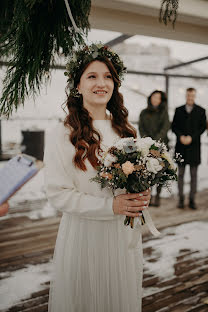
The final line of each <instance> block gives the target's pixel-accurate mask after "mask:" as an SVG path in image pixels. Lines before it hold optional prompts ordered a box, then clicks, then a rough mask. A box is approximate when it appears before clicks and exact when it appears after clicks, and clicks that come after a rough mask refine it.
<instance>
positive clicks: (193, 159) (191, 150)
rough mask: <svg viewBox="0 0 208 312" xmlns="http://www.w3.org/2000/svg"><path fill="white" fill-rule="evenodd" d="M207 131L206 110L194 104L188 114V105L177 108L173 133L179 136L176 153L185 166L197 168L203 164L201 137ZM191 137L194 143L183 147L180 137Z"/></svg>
mask: <svg viewBox="0 0 208 312" xmlns="http://www.w3.org/2000/svg"><path fill="white" fill-rule="evenodd" d="M205 129H206V115H205V109H203V108H202V107H200V106H199V105H196V104H194V107H193V109H192V111H191V113H187V111H186V105H183V106H180V107H178V108H176V111H175V115H174V118H173V123H172V131H173V132H174V133H175V134H176V136H177V143H176V148H175V152H176V153H180V154H181V155H182V157H183V159H184V164H190V165H192V166H197V165H199V164H200V163H201V150H200V149H201V148H200V147H201V142H200V136H201V134H202V133H203V132H204V131H205ZM182 135H190V136H191V137H192V143H191V144H190V145H183V144H182V143H181V142H180V136H182Z"/></svg>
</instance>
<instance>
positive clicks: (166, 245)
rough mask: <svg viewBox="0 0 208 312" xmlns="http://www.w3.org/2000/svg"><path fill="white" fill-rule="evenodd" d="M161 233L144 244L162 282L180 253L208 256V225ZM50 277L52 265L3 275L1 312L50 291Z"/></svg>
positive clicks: (150, 267)
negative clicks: (154, 259) (39, 293)
mask: <svg viewBox="0 0 208 312" xmlns="http://www.w3.org/2000/svg"><path fill="white" fill-rule="evenodd" d="M161 233H162V236H161V237H160V238H156V239H155V238H153V239H150V240H148V241H146V242H144V244H143V247H144V248H148V247H150V248H152V250H153V252H152V255H151V258H152V256H153V257H154V256H155V258H157V260H156V261H155V262H152V261H149V258H148V256H146V257H145V258H144V269H145V272H146V273H150V274H153V275H154V276H157V277H159V280H160V281H164V280H168V279H171V278H173V277H174V274H175V273H174V264H175V263H176V257H177V256H179V255H180V251H181V250H183V249H189V250H190V251H193V252H194V251H198V252H197V253H196V254H194V256H191V257H193V259H197V258H199V257H207V256H208V245H207V241H206V240H205V239H204V238H205V237H206V236H207V233H208V222H191V223H187V224H183V225H180V226H176V227H170V228H167V229H164V230H162V231H161ZM199 241H200V244H199ZM51 277H52V263H51V262H49V263H45V264H40V265H35V266H34V265H29V266H28V267H27V268H25V269H21V270H18V271H15V272H4V273H1V274H0V279H1V284H0V310H1V311H2V312H3V311H4V309H8V308H9V307H12V306H13V305H15V304H17V303H20V301H21V300H23V299H26V298H29V297H30V295H31V294H32V293H34V292H37V291H39V290H42V289H45V288H47V287H48V285H46V283H47V282H48V281H49V280H50V279H51ZM20 285H21V287H20ZM168 287H169V286H167V288H168ZM158 291H161V288H157V287H156V286H155V287H147V288H144V292H143V296H144V297H145V296H149V295H151V294H154V293H155V292H158Z"/></svg>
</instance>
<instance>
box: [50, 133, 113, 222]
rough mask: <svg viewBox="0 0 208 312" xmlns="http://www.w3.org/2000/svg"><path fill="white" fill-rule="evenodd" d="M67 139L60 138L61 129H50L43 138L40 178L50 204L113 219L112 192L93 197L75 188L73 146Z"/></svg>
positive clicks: (74, 211) (84, 215)
mask: <svg viewBox="0 0 208 312" xmlns="http://www.w3.org/2000/svg"><path fill="white" fill-rule="evenodd" d="M67 140H68V142H67ZM67 140H65V141H64V134H63V131H62V133H61V134H60V132H59V131H57V132H56V133H54V132H53V133H51V134H50V136H49V137H48V140H47V142H46V148H45V153H44V165H45V168H44V180H45V189H46V194H47V198H48V200H49V202H50V204H51V205H52V206H53V207H54V208H56V209H57V210H59V211H62V212H67V213H70V214H73V215H80V216H82V217H86V218H88V217H89V218H90V217H92V218H93V219H94V217H95V219H96V218H98V219H101V220H109V219H114V218H115V215H114V212H113V196H112V197H109V198H108V197H96V196H93V195H90V194H86V193H82V192H79V191H78V190H77V189H76V186H75V183H74V176H73V175H74V168H73V163H72V159H73V153H74V149H73V148H72V144H71V142H69V138H68V137H67ZM65 159H67V164H66V161H65ZM64 162H65V163H64ZM89 183H91V182H90V181H89Z"/></svg>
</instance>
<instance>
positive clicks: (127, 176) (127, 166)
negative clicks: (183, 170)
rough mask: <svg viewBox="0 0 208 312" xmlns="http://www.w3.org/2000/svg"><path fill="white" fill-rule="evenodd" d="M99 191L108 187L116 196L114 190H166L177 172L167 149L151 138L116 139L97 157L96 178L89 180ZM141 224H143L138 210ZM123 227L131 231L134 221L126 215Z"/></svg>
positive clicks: (143, 219)
mask: <svg viewBox="0 0 208 312" xmlns="http://www.w3.org/2000/svg"><path fill="white" fill-rule="evenodd" d="M91 180H92V181H95V182H98V183H99V184H100V185H101V188H105V187H108V188H110V189H111V190H112V191H113V194H115V190H116V189H125V190H126V192H127V193H139V192H142V191H145V190H147V189H149V188H150V187H152V186H153V185H162V186H165V187H167V188H168V189H169V187H170V181H171V180H175V181H176V180H177V169H176V165H175V162H174V160H173V159H172V157H171V156H170V154H169V152H168V150H167V147H166V145H165V144H164V143H162V142H160V141H155V140H152V139H151V138H150V137H146V138H141V139H134V138H133V137H129V138H122V139H119V140H118V141H117V142H116V143H115V144H114V145H113V146H111V147H110V148H108V149H107V150H105V151H103V152H102V153H101V155H100V165H99V166H98V168H97V175H96V176H95V177H94V178H92V179H91ZM140 218H141V224H144V223H145V218H144V215H143V213H142V211H141V217H140ZM124 224H125V225H129V224H130V226H131V227H132V228H133V226H134V218H133V217H128V216H126V218H125V221H124Z"/></svg>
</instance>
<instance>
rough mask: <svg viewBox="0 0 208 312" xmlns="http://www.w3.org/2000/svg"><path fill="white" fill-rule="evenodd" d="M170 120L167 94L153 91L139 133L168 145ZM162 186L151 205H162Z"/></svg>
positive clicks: (140, 120)
mask: <svg viewBox="0 0 208 312" xmlns="http://www.w3.org/2000/svg"><path fill="white" fill-rule="evenodd" d="M169 129H170V122H169V117H168V110H167V98H166V94H165V93H164V92H162V91H159V90H155V91H153V92H152V93H151V94H150V96H149V97H148V99H147V108H145V109H143V110H142V112H141V114H140V117H139V133H140V135H141V137H151V138H152V139H153V140H161V141H162V142H164V143H165V144H166V145H168V136H167V133H168V130H169ZM161 189H162V187H161V186H158V187H157V193H156V197H155V201H154V202H153V201H152V200H151V203H150V205H153V206H156V207H158V206H160V193H161Z"/></svg>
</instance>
